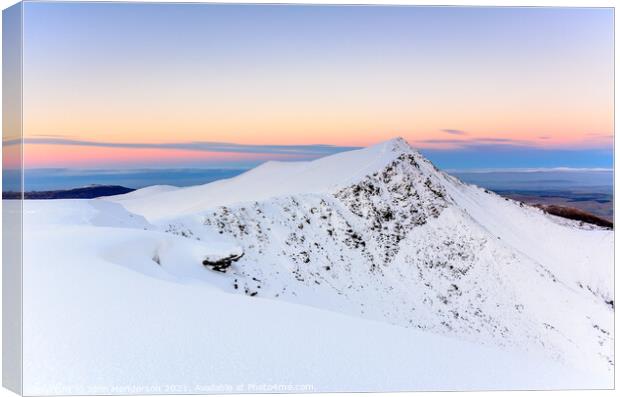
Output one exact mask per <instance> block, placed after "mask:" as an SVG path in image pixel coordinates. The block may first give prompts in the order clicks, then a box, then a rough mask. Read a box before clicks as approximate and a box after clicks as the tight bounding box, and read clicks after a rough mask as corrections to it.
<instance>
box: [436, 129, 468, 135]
mask: <svg viewBox="0 0 620 397" xmlns="http://www.w3.org/2000/svg"><path fill="white" fill-rule="evenodd" d="M441 131H442V132H445V133H446V134H450V135H467V132H465V131H463V130H456V129H453V128H444V129H442V130H441Z"/></svg>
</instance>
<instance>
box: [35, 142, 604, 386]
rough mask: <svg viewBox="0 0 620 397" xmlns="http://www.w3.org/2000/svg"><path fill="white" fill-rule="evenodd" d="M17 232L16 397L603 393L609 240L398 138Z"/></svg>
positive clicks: (48, 212) (62, 203) (65, 213)
mask: <svg viewBox="0 0 620 397" xmlns="http://www.w3.org/2000/svg"><path fill="white" fill-rule="evenodd" d="M24 221H25V233H26V235H27V236H28V240H27V241H26V245H25V247H24V262H25V263H24V281H25V284H24V293H25V295H24V304H25V307H24V338H25V350H24V361H25V369H24V370H25V373H24V379H25V387H26V391H30V392H32V393H37V394H48V393H52V392H58V390H53V388H54V387H56V386H57V387H61V388H65V389H64V392H65V393H77V394H79V393H107V392H122V391H125V392H127V391H131V390H119V389H111V387H112V386H114V385H121V386H125V387H127V388H132V387H134V389H138V390H134V391H142V392H162V393H163V392H170V391H174V390H170V389H169V388H168V387H167V385H168V386H169V385H171V384H174V385H182V387H183V388H182V390H177V392H194V393H198V392H209V391H212V392H215V391H260V390H248V389H247V387H248V386H247V385H248V384H255V385H261V384H262V385H266V384H270V385H276V384H277V385H298V386H299V387H302V388H303V387H306V388H308V387H310V386H311V387H312V388H313V390H315V391H369V390H376V391H379V390H465V389H553V388H609V387H613V368H614V357H613V314H614V310H613V300H614V296H613V281H612V280H613V277H612V275H613V249H612V247H613V232H612V231H608V230H603V229H600V228H596V227H588V226H584V225H580V224H578V223H576V222H572V221H566V220H562V219H560V218H556V217H553V216H549V215H546V214H544V213H543V212H542V211H540V210H538V209H534V208H530V207H527V206H522V205H520V204H519V203H517V202H514V201H512V200H505V199H503V198H501V197H499V196H497V195H495V194H492V193H489V192H486V191H484V190H482V189H479V188H477V187H475V186H470V185H466V184H463V183H461V182H460V181H458V180H456V179H455V178H452V177H451V176H449V175H446V174H444V173H442V172H440V171H438V170H437V169H435V168H434V167H433V165H432V164H430V162H428V161H427V160H426V159H424V158H423V157H422V156H421V155H420V154H419V153H417V152H415V151H414V150H413V149H411V148H410V147H409V146H408V145H407V144H406V142H404V141H402V140H399V139H397V140H393V141H388V142H385V143H383V144H380V145H376V146H374V147H371V148H368V149H364V150H359V151H352V152H347V153H341V154H337V155H334V156H330V157H326V158H323V159H320V160H317V161H313V162H307V163H274V162H272V163H266V164H264V165H263V166H261V167H258V168H256V169H255V170H252V171H250V172H248V173H246V174H243V175H240V176H238V177H236V178H232V179H229V180H223V181H218V182H214V183H211V184H207V185H203V186H196V187H190V188H178V189H176V188H170V187H151V188H147V189H141V190H138V191H135V192H132V193H130V194H127V195H123V196H117V197H111V198H105V199H101V200H88V201H86V200H58V201H28V202H26V203H25V214H24ZM67 241H71V242H72V244H71V245H70V246H67ZM35 247H36V248H35ZM205 260H206V261H207V262H205V264H206V265H208V266H204V265H203V261H205ZM218 261H219V262H218ZM212 263H218V265H217V266H211V264H212ZM77 319H81V321H79V322H78V321H77ZM41 330H45V332H41ZM67 374H71V375H70V376H67ZM238 384H245V385H246V387H245V388H244V389H242V390H228V389H226V387H224V386H223V387H224V390H219V389H217V385H238ZM303 385H306V386H303ZM308 385H310V386H308ZM96 386H98V387H101V389H100V390H95V389H93V388H94V387H96ZM140 387H147V388H149V389H148V390H139V388H140ZM201 388H203V389H201ZM209 388H214V389H213V390H211V389H209ZM263 391H269V390H263ZM273 391H287V390H286V388H285V389H279V390H273ZM306 391H307V390H306Z"/></svg>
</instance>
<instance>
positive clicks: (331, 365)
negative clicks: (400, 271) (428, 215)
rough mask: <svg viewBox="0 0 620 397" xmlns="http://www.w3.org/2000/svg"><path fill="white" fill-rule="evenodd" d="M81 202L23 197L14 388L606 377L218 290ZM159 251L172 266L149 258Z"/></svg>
mask: <svg viewBox="0 0 620 397" xmlns="http://www.w3.org/2000/svg"><path fill="white" fill-rule="evenodd" d="M93 204H97V203H93V202H88V201H71V200H58V201H46V202H34V201H29V202H26V212H27V217H26V222H27V224H26V227H27V228H28V230H29V237H30V239H29V244H33V246H36V247H37V248H38V249H37V250H27V251H26V258H25V259H26V263H25V267H24V280H25V285H24V292H25V294H24V303H25V306H24V341H25V343H24V363H25V366H24V385H25V393H26V394H51V393H69V394H85V393H94V392H98V393H109V392H112V393H114V392H123V391H124V392H130V391H140V390H142V391H145V390H146V391H149V392H162V393H163V392H166V391H168V392H169V391H171V390H175V389H174V388H176V391H177V392H195V393H196V392H218V391H231V390H228V389H227V387H228V386H227V385H232V386H234V387H236V386H238V385H244V387H245V389H244V390H245V391H252V390H253V389H252V388H260V387H267V388H269V387H274V386H275V385H280V386H286V387H288V386H289V385H291V386H298V387H301V390H306V391H307V390H314V391H369V390H375V391H386V390H468V389H513V388H514V389H532V388H534V389H539V388H541V389H552V388H566V387H575V388H578V387H608V386H609V380H608V379H606V377H605V376H595V375H592V374H587V373H586V372H583V371H577V370H574V369H571V368H568V367H566V366H562V365H560V364H558V363H556V362H552V361H550V360H548V359H545V358H543V357H541V356H539V355H535V354H524V353H522V352H516V351H509V350H505V349H497V348H491V347H484V346H480V345H476V344H473V343H468V342H464V341H459V340H455V339H453V338H447V337H442V336H438V335H433V334H431V333H427V332H422V331H417V330H414V329H407V328H402V327H398V326H392V325H388V324H382V323H378V322H374V321H369V320H363V319H359V318H354V317H350V316H344V315H339V314H335V313H331V312H328V311H323V310H318V309H313V308H309V307H305V306H300V305H292V304H288V303H284V302H279V301H275V300H268V299H260V298H249V297H246V296H242V295H234V294H229V293H225V292H223V291H222V290H221V289H220V288H218V285H217V282H216V276H217V275H213V274H212V272H210V271H209V270H206V269H205V268H203V267H201V266H195V265H196V261H197V260H199V259H200V258H201V255H202V254H203V253H204V252H202V251H201V247H200V245H199V244H197V243H195V242H193V241H190V240H187V239H185V238H183V237H177V236H174V235H170V234H166V233H161V232H157V231H145V230H144V229H142V228H141V226H142V225H141V223H140V222H139V221H136V223H135V224H134V225H132V226H130V227H126V226H127V225H128V223H129V221H127V222H122V223H123V226H122V227H119V225H116V226H110V225H106V226H100V225H98V223H99V222H98V221H97V219H98V217H99V215H102V212H99V211H115V210H118V208H113V207H97V206H96V205H94V206H93ZM50 214H52V215H50ZM61 214H62V216H60V215H61ZM128 217H129V216H128ZM120 223H121V222H119V224H120ZM69 241H70V242H73V244H72V245H71V246H67V242H69ZM162 248H163V251H160V252H162V253H163V255H174V256H175V258H176V260H177V264H178V266H179V268H181V269H182V270H179V271H178V272H177V274H170V273H169V272H166V271H165V270H164V269H162V268H161V267H159V266H157V265H155V264H154V262H153V261H152V256H153V253H154V252H156V250H158V249H162ZM198 276H200V277H201V278H202V280H203V281H197V280H198ZM253 385H255V386H253ZM171 387H172V388H173V389H171ZM256 390H258V389H256ZM256 390H255V391H256ZM232 391H235V390H232ZM258 391H260V390H258ZM283 391H286V390H283Z"/></svg>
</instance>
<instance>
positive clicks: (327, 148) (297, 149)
mask: <svg viewBox="0 0 620 397" xmlns="http://www.w3.org/2000/svg"><path fill="white" fill-rule="evenodd" d="M21 142H22V141H21V140H20V139H13V140H5V141H3V143H4V144H5V145H16V144H20V143H21ZM23 143H24V144H29V145H63V146H86V147H106V148H125V149H174V150H192V151H204V152H228V153H230V152H234V153H268V154H282V155H316V156H321V155H328V154H333V153H338V152H343V151H347V150H354V149H359V147H357V146H334V145H322V144H317V145H244V144H238V143H227V142H205V141H194V142H170V143H131V142H129V143H124V142H103V141H84V140H79V139H64V138H25V139H24V140H23Z"/></svg>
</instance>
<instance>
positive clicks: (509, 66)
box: [23, 2, 614, 169]
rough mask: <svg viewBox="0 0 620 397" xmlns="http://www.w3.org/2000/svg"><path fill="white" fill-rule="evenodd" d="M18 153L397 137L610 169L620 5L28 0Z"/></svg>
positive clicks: (224, 149) (33, 164) (105, 159)
mask: <svg viewBox="0 0 620 397" xmlns="http://www.w3.org/2000/svg"><path fill="white" fill-rule="evenodd" d="M23 34H24V49H23V51H24V70H23V73H24V80H23V90H24V91H23V95H24V97H23V106H24V118H23V123H24V124H23V128H24V139H25V141H24V142H25V147H24V162H25V163H24V165H25V167H26V168H70V169H73V168H75V169H110V168H111V169H114V168H161V167H164V168H175V167H180V168H181V167H199V168H200V167H205V168H218V167H221V168H235V167H241V168H243V167H251V166H254V165H256V164H259V163H260V162H263V161H265V160H271V159H277V160H307V159H312V158H317V157H320V156H323V155H326V154H330V153H335V152H338V151H341V150H349V149H351V148H355V147H361V146H367V145H371V144H374V143H378V142H380V141H383V140H386V139H390V138H392V137H395V136H402V137H404V138H405V139H407V140H408V141H409V142H410V143H411V144H412V145H413V146H414V147H416V148H419V149H421V150H422V152H423V153H425V154H427V155H428V157H429V158H430V159H431V160H433V161H435V162H436V163H438V165H439V166H441V167H444V168H451V169H471V168H520V167H586V168H587V167H611V166H612V162H613V155H612V144H613V132H614V131H613V11H612V10H611V9H601V8H599V9H595V8H589V9H585V8H481V7H471V8H461V7H372V6H274V5H262V6H261V5H204V4H144V3H142V4H139V3H135V4H130V3H124V4H118V3H82V4H75V3H73V4H71V3H36V2H35V3H26V4H25V9H24V33H23Z"/></svg>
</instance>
